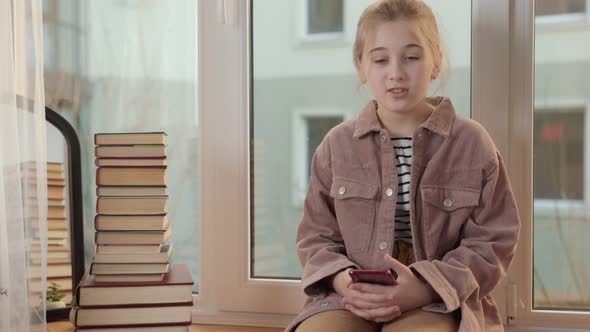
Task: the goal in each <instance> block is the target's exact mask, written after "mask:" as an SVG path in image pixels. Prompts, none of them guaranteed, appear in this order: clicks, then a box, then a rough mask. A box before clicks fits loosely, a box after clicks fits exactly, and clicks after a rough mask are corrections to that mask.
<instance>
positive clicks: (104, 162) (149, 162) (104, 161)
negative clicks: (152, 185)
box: [94, 157, 167, 167]
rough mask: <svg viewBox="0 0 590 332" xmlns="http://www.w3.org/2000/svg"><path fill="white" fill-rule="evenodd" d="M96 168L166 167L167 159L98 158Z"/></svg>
mask: <svg viewBox="0 0 590 332" xmlns="http://www.w3.org/2000/svg"><path fill="white" fill-rule="evenodd" d="M94 164H96V166H98V167H101V166H166V165H167V161H166V157H144V158H141V157H139V158H138V157H136V158H125V157H119V158H96V159H95V160H94Z"/></svg>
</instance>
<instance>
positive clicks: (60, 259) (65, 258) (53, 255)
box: [29, 251, 72, 264]
mask: <svg viewBox="0 0 590 332" xmlns="http://www.w3.org/2000/svg"><path fill="white" fill-rule="evenodd" d="M29 258H30V260H31V263H33V264H41V252H40V251H38V252H37V251H34V252H31V254H30V256H29ZM71 262H72V260H71V258H70V252H69V251H48V252H47V264H59V263H64V264H65V263H71Z"/></svg>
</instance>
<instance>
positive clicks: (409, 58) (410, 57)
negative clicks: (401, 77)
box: [405, 56, 420, 61]
mask: <svg viewBox="0 0 590 332" xmlns="http://www.w3.org/2000/svg"><path fill="white" fill-rule="evenodd" d="M405 59H406V60H409V61H416V60H418V59H420V58H419V57H417V56H407V57H405Z"/></svg>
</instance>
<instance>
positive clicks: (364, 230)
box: [330, 178, 379, 255]
mask: <svg viewBox="0 0 590 332" xmlns="http://www.w3.org/2000/svg"><path fill="white" fill-rule="evenodd" d="M378 189H379V188H378V187H377V186H375V185H372V184H368V183H362V182H359V181H355V180H351V179H344V178H335V179H334V180H333V181H332V187H331V188H330V196H332V198H334V210H335V213H336V219H337V220H338V226H339V227H340V232H341V234H342V238H343V239H344V245H345V247H346V252H347V253H348V254H349V255H350V254H355V253H363V252H366V251H367V250H368V248H369V241H370V239H371V233H372V231H373V223H374V219H375V209H376V204H377V202H376V196H377V192H378Z"/></svg>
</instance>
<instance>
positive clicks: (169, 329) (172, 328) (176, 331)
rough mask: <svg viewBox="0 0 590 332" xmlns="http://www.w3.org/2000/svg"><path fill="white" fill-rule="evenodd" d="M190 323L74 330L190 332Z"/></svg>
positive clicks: (80, 330)
mask: <svg viewBox="0 0 590 332" xmlns="http://www.w3.org/2000/svg"><path fill="white" fill-rule="evenodd" d="M189 326H190V323H189V324H186V325H158V326H156V327H112V328H111V327H105V328H98V327H97V328H85V329H74V331H79V332H190V328H189Z"/></svg>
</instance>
